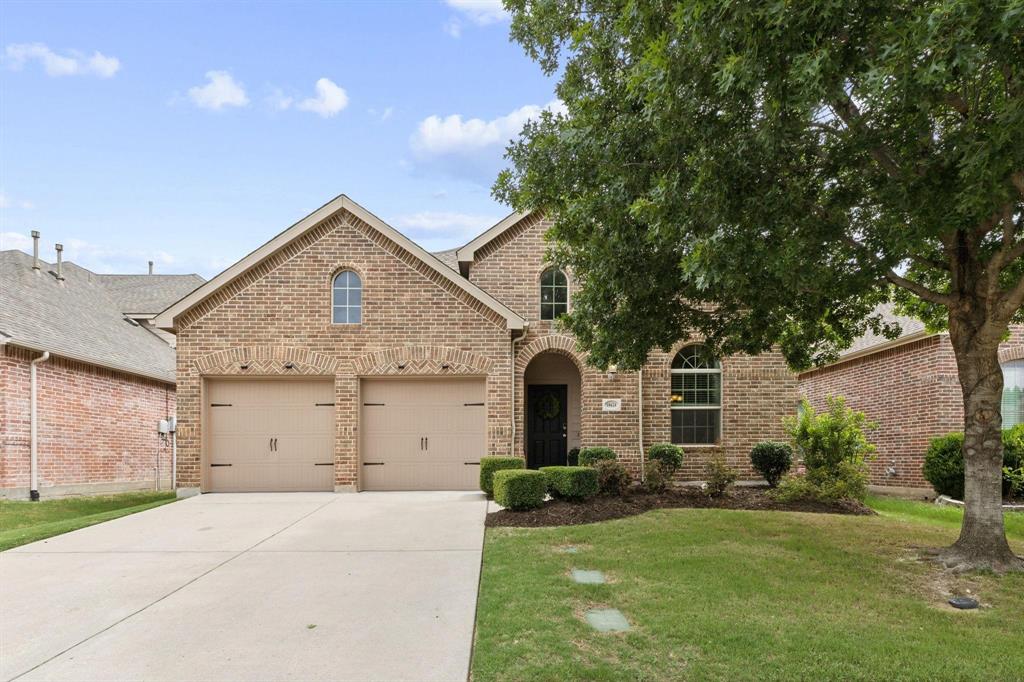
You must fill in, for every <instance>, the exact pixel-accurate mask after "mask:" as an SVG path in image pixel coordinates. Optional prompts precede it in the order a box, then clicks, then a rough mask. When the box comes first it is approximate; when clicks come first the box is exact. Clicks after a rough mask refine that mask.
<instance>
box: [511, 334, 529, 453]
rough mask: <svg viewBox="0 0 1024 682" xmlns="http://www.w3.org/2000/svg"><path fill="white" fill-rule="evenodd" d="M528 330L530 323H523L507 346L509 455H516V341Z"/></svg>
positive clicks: (524, 336)
mask: <svg viewBox="0 0 1024 682" xmlns="http://www.w3.org/2000/svg"><path fill="white" fill-rule="evenodd" d="M529 331H530V323H529V322H524V323H523V333H522V334H520V335H519V336H518V337H516V336H513V337H512V343H511V345H510V346H509V358H508V360H509V363H508V364H509V378H510V379H512V389H511V392H512V443H511V445H510V446H509V451H508V454H509V456H511V457H515V456H516V342H517V341H522V340H523V339H525V338H526V334H527V332H529Z"/></svg>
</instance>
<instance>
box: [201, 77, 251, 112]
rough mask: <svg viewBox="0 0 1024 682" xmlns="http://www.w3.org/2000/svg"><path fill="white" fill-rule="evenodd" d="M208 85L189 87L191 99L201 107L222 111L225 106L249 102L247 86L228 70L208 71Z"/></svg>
mask: <svg viewBox="0 0 1024 682" xmlns="http://www.w3.org/2000/svg"><path fill="white" fill-rule="evenodd" d="M206 80H207V81H208V82H207V83H206V85H197V86H195V87H192V88H189V89H188V96H189V99H191V100H192V102H193V104H195V105H196V106H197V107H199V108H201V109H212V110H213V111H220V110H221V109H223V108H224V107H244V106H246V105H248V104H249V97H248V96H247V95H246V94H245V87H244V86H243V85H242V84H241V83H239V82H238V81H236V80H235V79H234V78H232V77H231V74H230V73H228V72H227V71H207V72H206Z"/></svg>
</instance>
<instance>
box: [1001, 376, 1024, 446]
mask: <svg viewBox="0 0 1024 682" xmlns="http://www.w3.org/2000/svg"><path fill="white" fill-rule="evenodd" d="M1002 413H1003V428H1004V429H1008V428H1010V427H1011V426H1016V425H1017V424H1024V360H1011V361H1010V362H1005V363H1003V404H1002Z"/></svg>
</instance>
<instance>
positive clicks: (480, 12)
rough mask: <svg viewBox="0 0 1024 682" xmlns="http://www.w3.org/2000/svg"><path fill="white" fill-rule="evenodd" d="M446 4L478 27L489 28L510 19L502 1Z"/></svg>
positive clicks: (471, 0) (451, 0) (450, 1)
mask: <svg viewBox="0 0 1024 682" xmlns="http://www.w3.org/2000/svg"><path fill="white" fill-rule="evenodd" d="M445 4H446V5H448V6H449V7H451V8H452V9H453V10H455V11H456V12H458V13H459V14H461V15H462V16H464V17H466V18H467V19H469V20H470V21H472V22H473V23H474V24H476V25H477V26H488V25H490V24H496V23H498V22H500V21H507V20H508V19H509V14H508V12H506V11H505V7H504V6H503V5H502V4H501V0H445Z"/></svg>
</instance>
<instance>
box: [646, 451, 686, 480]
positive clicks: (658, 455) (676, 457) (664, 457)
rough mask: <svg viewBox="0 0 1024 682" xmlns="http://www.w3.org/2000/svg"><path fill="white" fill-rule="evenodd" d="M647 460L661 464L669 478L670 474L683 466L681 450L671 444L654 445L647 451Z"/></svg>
mask: <svg viewBox="0 0 1024 682" xmlns="http://www.w3.org/2000/svg"><path fill="white" fill-rule="evenodd" d="M647 459H648V461H651V462H661V464H662V466H663V467H664V468H665V473H666V474H668V476H669V478H671V477H672V474H674V473H675V472H676V471H678V470H679V467H681V466H683V449H682V448H681V447H679V446H678V445H673V444H672V443H655V444H654V445H652V446H651V448H650V449H649V450H648V451H647Z"/></svg>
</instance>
